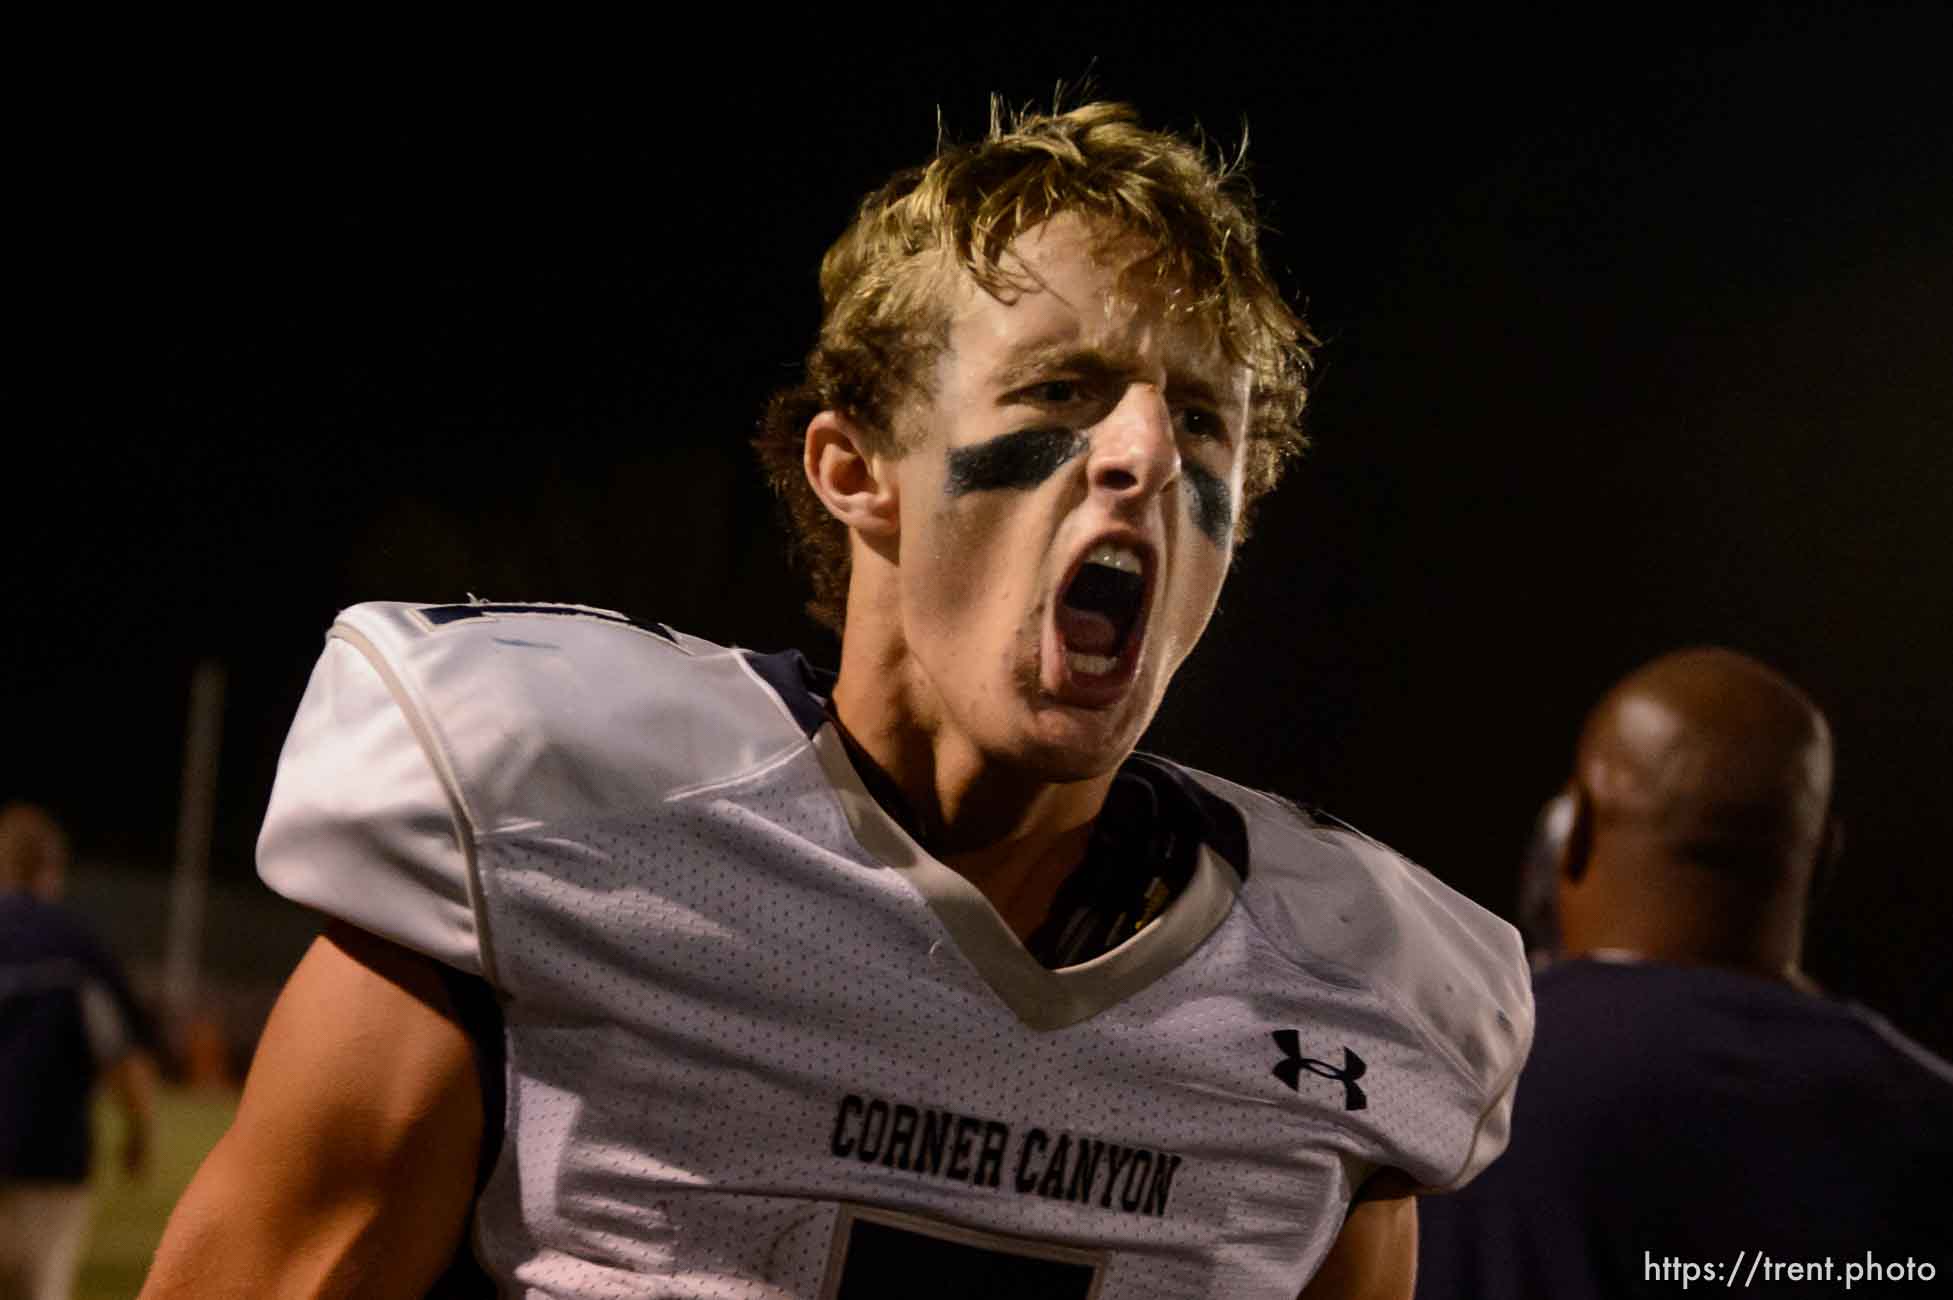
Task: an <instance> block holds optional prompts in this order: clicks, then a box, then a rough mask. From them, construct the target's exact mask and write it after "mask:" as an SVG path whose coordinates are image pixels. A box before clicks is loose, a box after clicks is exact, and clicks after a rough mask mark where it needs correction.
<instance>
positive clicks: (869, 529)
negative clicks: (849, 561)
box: [802, 411, 898, 537]
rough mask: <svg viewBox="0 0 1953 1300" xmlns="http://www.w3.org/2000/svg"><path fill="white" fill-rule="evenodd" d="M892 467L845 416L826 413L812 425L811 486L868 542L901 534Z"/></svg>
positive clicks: (809, 443) (806, 465)
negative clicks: (866, 538)
mask: <svg viewBox="0 0 1953 1300" xmlns="http://www.w3.org/2000/svg"><path fill="white" fill-rule="evenodd" d="M892 465H893V458H892V457H888V456H884V455H880V454H878V453H876V452H874V451H872V450H871V449H870V447H869V443H868V439H867V438H866V437H865V436H864V434H863V431H862V429H861V426H859V425H858V424H856V423H855V422H854V421H853V420H851V419H849V418H848V417H847V416H845V415H843V414H841V412H839V411H822V412H821V413H820V414H819V415H816V416H815V417H814V418H813V419H812V420H810V421H809V422H808V424H807V444H806V451H805V456H804V459H803V461H802V467H803V468H804V469H805V471H806V473H807V482H808V483H809V484H810V485H811V486H812V487H813V489H814V495H815V496H818V497H819V498H820V499H821V504H822V505H825V506H826V507H827V511H828V513H829V514H831V515H833V516H834V517H835V518H836V519H838V520H840V521H841V522H842V523H843V524H846V525H847V526H848V528H849V529H851V530H852V531H854V532H857V533H860V534H862V535H863V536H865V537H888V536H893V535H894V534H895V531H896V527H897V523H898V516H897V512H896V508H895V507H896V490H895V480H894V476H893V475H892V474H890V473H889V472H888V471H889V470H890V468H891V467H892Z"/></svg>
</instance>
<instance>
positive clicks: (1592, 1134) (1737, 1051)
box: [1418, 960, 1953, 1300]
mask: <svg viewBox="0 0 1953 1300" xmlns="http://www.w3.org/2000/svg"><path fill="white" fill-rule="evenodd" d="M1536 988H1537V997H1538V1004H1539V1011H1538V1014H1539V1031H1538V1038H1537V1042H1536V1043H1535V1045H1534V1049H1533V1053H1532V1059H1531V1061H1530V1062H1529V1063H1528V1064H1527V1066H1526V1068H1525V1072H1524V1075H1523V1077H1522V1079H1521V1081H1520V1087H1519V1101H1518V1106H1517V1113H1516V1115H1515V1124H1516V1130H1515V1134H1514V1137H1513V1140H1512V1144H1511V1146H1510V1147H1509V1148H1508V1150H1507V1151H1506V1153H1505V1155H1504V1156H1503V1157H1502V1158H1501V1159H1500V1160H1499V1162H1498V1164H1497V1165H1495V1166H1494V1167H1493V1168H1492V1169H1491V1170H1489V1171H1488V1172H1487V1173H1486V1175H1485V1177H1483V1178H1481V1179H1480V1180H1478V1182H1477V1183H1475V1184H1474V1185H1473V1186H1472V1187H1470V1188H1468V1189H1466V1190H1465V1191H1463V1192H1461V1193H1460V1194H1458V1195H1456V1196H1447V1197H1438V1198H1435V1199H1433V1200H1432V1201H1430V1202H1428V1203H1427V1204H1426V1205H1425V1206H1423V1207H1422V1209H1423V1213H1422V1214H1421V1216H1420V1224H1419V1256H1420V1258H1419V1264H1418V1295H1419V1296H1420V1297H1424V1298H1428V1300H1451V1298H1452V1297H1471V1298H1472V1300H1519V1298H1520V1297H1532V1296H1554V1297H1565V1298H1566V1300H1582V1298H1583V1297H1601V1296H1641V1295H1649V1296H1652V1295H1671V1294H1674V1293H1675V1291H1676V1288H1677V1285H1678V1284H1677V1281H1676V1280H1675V1278H1674V1277H1673V1276H1664V1275H1663V1274H1662V1273H1661V1272H1660V1271H1659V1265H1660V1263H1661V1262H1662V1261H1663V1260H1665V1259H1670V1258H1674V1259H1679V1260H1685V1261H1689V1262H1692V1263H1714V1264H1716V1265H1717V1266H1718V1267H1719V1268H1727V1267H1730V1266H1732V1265H1733V1264H1734V1263H1735V1262H1736V1260H1737V1258H1738V1255H1739V1252H1746V1253H1747V1255H1748V1257H1749V1258H1750V1259H1751V1261H1752V1262H1754V1261H1755V1259H1756V1257H1757V1255H1758V1254H1759V1253H1761V1254H1762V1255H1764V1256H1765V1257H1767V1258H1772V1259H1775V1260H1777V1261H1779V1262H1783V1261H1800V1262H1801V1261H1812V1260H1817V1261H1821V1260H1823V1259H1825V1258H1827V1257H1829V1258H1830V1259H1831V1260H1832V1261H1834V1265H1835V1268H1834V1273H1835V1276H1833V1277H1832V1278H1831V1280H1830V1286H1829V1287H1827V1286H1826V1285H1825V1284H1823V1283H1821V1282H1819V1283H1813V1282H1812V1281H1810V1280H1808V1279H1805V1280H1802V1281H1784V1280H1779V1281H1778V1282H1777V1283H1776V1284H1775V1288H1771V1289H1777V1288H1780V1289H1781V1290H1783V1291H1784V1292H1786V1293H1788V1292H1797V1293H1802V1294H1815V1293H1817V1292H1824V1293H1826V1294H1829V1293H1831V1288H1832V1287H1836V1288H1842V1286H1843V1282H1844V1278H1843V1273H1842V1270H1843V1268H1844V1265H1845V1263H1846V1262H1847V1261H1862V1260H1864V1259H1865V1258H1866V1255H1867V1252H1871V1254H1872V1255H1873V1256H1875V1257H1876V1258H1877V1259H1878V1260H1879V1261H1880V1262H1882V1263H1883V1262H1888V1261H1896V1260H1902V1259H1904V1258H1905V1257H1906V1256H1907V1255H1909V1254H1910V1255H1913V1256H1917V1257H1921V1258H1926V1257H1930V1256H1931V1254H1932V1252H1934V1251H1936V1250H1939V1249H1940V1248H1941V1243H1942V1242H1943V1240H1944V1225H1945V1217H1946V1208H1945V1197H1944V1193H1943V1189H1942V1188H1941V1182H1942V1180H1943V1175H1944V1170H1945V1169H1946V1167H1947V1164H1948V1162H1949V1161H1953V1067H1949V1066H1948V1065H1947V1063H1946V1062H1944V1061H1941V1060H1939V1059H1938V1058H1936V1057H1934V1056H1933V1055H1932V1054H1931V1053H1929V1052H1927V1051H1926V1050H1925V1049H1924V1048H1922V1047H1920V1046H1919V1045H1917V1044H1915V1043H1912V1042H1911V1041H1910V1040H1908V1039H1906V1038H1905V1037H1904V1036H1903V1035H1901V1034H1899V1032H1898V1031H1897V1030H1895V1029H1893V1028H1892V1027H1891V1026H1890V1025H1888V1024H1886V1023H1885V1022H1884V1021H1883V1020H1882V1019H1880V1018H1879V1017H1877V1016H1875V1015H1873V1014H1871V1013H1870V1012H1867V1011H1865V1010H1864V1009H1863V1008H1860V1007H1856V1006H1853V1005H1851V1004H1849V1003H1845V1002H1840V1001H1835V1000H1832V999H1828V998H1823V997H1817V996H1813V995H1811V994H1808V993H1805V992H1802V991H1800V990H1797V989H1795V988H1792V987H1791V986H1789V985H1788V984H1784V983H1781V982H1778V981H1775V980H1768V979H1764V978H1761V977H1758V976H1753V975H1748V974H1743V973H1740V972H1736V971H1729V970H1718V969H1711V968H1705V967H1685V966H1674V965H1667V964H1663V963H1656V962H1612V961H1590V960H1571V961H1562V962H1558V963H1555V964H1554V965H1551V966H1549V967H1547V968H1546V969H1545V970H1543V971H1541V972H1540V974H1539V976H1538V978H1537V981H1536ZM1945 1263H1946V1261H1945V1258H1944V1257H1943V1256H1942V1257H1940V1266H1941V1267H1944V1265H1945ZM1651 1265H1652V1266H1653V1267H1652V1268H1651ZM1764 1277H1765V1278H1767V1277H1768V1274H1767V1273H1766V1274H1764ZM1732 1285H1733V1284H1732ZM1758 1285H1759V1287H1760V1288H1761V1285H1762V1284H1761V1283H1760V1282H1759V1284H1758ZM1852 1290H1853V1293H1854V1294H1857V1293H1858V1292H1860V1291H1864V1290H1870V1291H1871V1292H1872V1293H1874V1294H1882V1293H1883V1292H1881V1291H1880V1290H1879V1288H1877V1287H1876V1286H1871V1287H1866V1286H1863V1285H1861V1286H1858V1287H1854V1288H1852Z"/></svg>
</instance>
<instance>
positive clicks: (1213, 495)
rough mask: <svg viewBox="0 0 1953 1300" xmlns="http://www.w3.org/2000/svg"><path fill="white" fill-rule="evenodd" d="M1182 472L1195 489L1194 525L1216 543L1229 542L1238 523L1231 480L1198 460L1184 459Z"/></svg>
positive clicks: (1189, 484)
mask: <svg viewBox="0 0 1953 1300" xmlns="http://www.w3.org/2000/svg"><path fill="white" fill-rule="evenodd" d="M1180 473H1181V474H1182V475H1184V476H1185V477H1186V480H1187V486H1188V487H1190V488H1192V489H1193V517H1194V527H1196V528H1198V529H1200V531H1201V532H1203V533H1205V534H1207V540H1208V541H1210V542H1212V543H1214V545H1216V546H1226V545H1227V535H1228V532H1229V531H1230V530H1231V529H1233V527H1234V493H1233V492H1232V491H1231V490H1230V489H1229V488H1228V485H1227V480H1226V479H1224V478H1222V477H1221V476H1220V475H1219V474H1216V473H1215V472H1214V471H1213V470H1211V469H1208V468H1207V467H1206V466H1205V465H1203V464H1201V463H1200V462H1199V461H1196V460H1182V461H1181V462H1180Z"/></svg>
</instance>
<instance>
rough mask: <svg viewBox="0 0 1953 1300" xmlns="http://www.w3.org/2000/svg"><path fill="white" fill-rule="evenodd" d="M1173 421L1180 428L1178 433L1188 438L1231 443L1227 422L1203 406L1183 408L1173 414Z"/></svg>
mask: <svg viewBox="0 0 1953 1300" xmlns="http://www.w3.org/2000/svg"><path fill="white" fill-rule="evenodd" d="M1175 419H1176V421H1177V422H1178V424H1179V426H1180V432H1181V433H1184V434H1186V435H1187V436H1188V437H1190V438H1203V439H1206V438H1211V439H1212V440H1214V441H1215V442H1219V443H1223V444H1224V443H1227V442H1229V441H1231V439H1230V438H1229V436H1228V429H1227V421H1226V420H1223V419H1222V418H1221V417H1220V415H1219V413H1218V412H1215V411H1210V410H1208V409H1207V408H1206V407H1204V406H1183V407H1181V408H1180V410H1179V411H1178V412H1176V413H1175Z"/></svg>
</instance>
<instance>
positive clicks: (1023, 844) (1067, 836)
mask: <svg viewBox="0 0 1953 1300" xmlns="http://www.w3.org/2000/svg"><path fill="white" fill-rule="evenodd" d="M851 667H852V668H853V671H852V672H851V671H850V669H851ZM897 676H898V674H897V673H895V672H890V671H888V670H887V666H886V665H876V666H875V667H874V668H873V669H869V668H865V667H864V666H863V661H862V660H861V659H860V658H857V659H856V660H854V661H853V663H852V664H851V663H850V660H849V658H848V652H847V650H846V649H844V650H843V654H842V664H841V673H840V677H839V679H838V680H837V681H836V683H835V687H834V697H833V713H834V716H835V720H836V722H837V724H838V725H839V727H840V730H841V733H842V735H843V737H844V739H845V740H846V741H847V743H848V748H849V753H850V756H851V758H852V759H853V761H854V763H855V765H856V767H857V769H860V768H863V767H868V768H871V769H872V771H867V772H863V774H862V775H863V779H864V782H865V783H866V784H868V786H869V788H870V789H871V790H874V791H875V792H876V797H877V798H878V799H879V800H880V801H881V802H882V803H883V805H884V810H885V811H887V812H888V813H889V814H890V815H891V816H893V817H895V818H896V820H898V821H900V822H902V823H903V825H904V828H905V829H907V830H908V832H909V833H910V835H911V836H913V837H914V838H915V840H916V841H917V842H918V843H919V844H921V845H922V847H923V848H925V849H926V850H928V851H929V853H930V854H931V855H932V856H933V857H935V858H936V859H937V860H938V861H939V862H942V863H943V864H944V865H946V866H948V867H950V868H951V869H953V870H955V871H956V872H957V873H958V874H960V875H962V876H963V877H964V878H965V879H967V880H969V881H970V883H971V884H973V885H975V886H976V887H977V888H978V889H979V890H981V891H982V892H983V894H984V896H985V897H986V898H988V899H989V900H990V902H991V905H992V906H994V907H995V908H996V909H997V911H998V913H999V914H1000V915H1002V916H1003V918H1004V920H1005V921H1006V922H1007V923H1008V924H1009V925H1010V927H1011V929H1012V930H1014V931H1015V932H1016V933H1017V934H1018V935H1019V937H1020V938H1021V937H1023V936H1025V935H1027V934H1029V933H1030V932H1031V931H1032V930H1035V929H1036V928H1037V926H1038V925H1039V924H1041V923H1042V921H1043V920H1044V917H1045V914H1046V913H1047V912H1048V911H1049V909H1050V904H1051V900H1052V897H1053V896H1054V895H1055V894H1056V892H1057V889H1058V886H1059V885H1060V884H1062V883H1063V881H1064V879H1065V877H1066V876H1067V875H1068V874H1069V873H1070V872H1071V870H1072V869H1073V868H1074V867H1076V866H1077V865H1078V863H1079V862H1080V861H1081V860H1082V859H1083V857H1084V855H1085V849H1086V846H1087V844H1088V842H1089V840H1090V838H1091V829H1092V821H1093V819H1094V818H1095V817H1097V816H1098V812H1099V809H1100V808H1101V807H1103V806H1104V803H1105V797H1106V792H1107V791H1108V790H1109V789H1110V788H1111V785H1112V778H1113V774H1111V773H1107V774H1105V775H1104V776H1101V777H1094V778H1092V779H1090V780H1086V781H1072V782H1053V781H1050V780H1048V779H1045V778H1044V777H1042V776H1041V775H1039V774H1037V773H1036V772H1033V771H1027V770H1025V769H1024V768H1021V767H1015V766H1012V765H1009V764H1005V763H1000V762H997V761H995V760H994V759H992V758H991V757H990V756H988V755H986V754H984V753H983V752H982V751H981V749H980V748H979V747H977V746H976V745H975V744H973V743H972V742H971V741H970V740H969V738H968V737H966V736H964V735H962V733H961V732H959V731H958V730H957V729H956V728H954V727H953V726H948V725H944V724H942V722H941V721H940V720H939V719H936V718H933V717H931V716H930V715H929V712H928V711H927V710H921V709H917V708H915V707H913V704H912V703H911V702H909V701H907V700H906V699H905V698H904V697H903V695H902V693H901V692H900V691H899V689H894V688H893V687H892V686H891V683H892V681H894V680H895V679H896V678H897ZM891 804H892V805H894V806H890V805H891Z"/></svg>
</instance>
